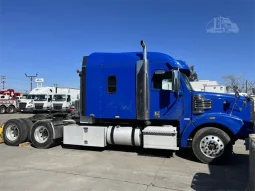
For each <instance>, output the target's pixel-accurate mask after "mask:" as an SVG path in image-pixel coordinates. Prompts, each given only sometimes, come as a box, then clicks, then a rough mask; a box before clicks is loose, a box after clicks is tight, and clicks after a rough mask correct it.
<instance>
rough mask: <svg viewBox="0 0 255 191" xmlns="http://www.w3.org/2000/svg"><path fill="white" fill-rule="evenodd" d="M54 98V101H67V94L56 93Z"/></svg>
mask: <svg viewBox="0 0 255 191" xmlns="http://www.w3.org/2000/svg"><path fill="white" fill-rule="evenodd" d="M53 100H54V101H66V95H64V94H59V95H54V96H53Z"/></svg>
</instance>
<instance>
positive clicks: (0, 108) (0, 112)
mask: <svg viewBox="0 0 255 191" xmlns="http://www.w3.org/2000/svg"><path fill="white" fill-rule="evenodd" d="M5 112H6V107H5V106H4V105H1V106H0V114H4V113H5Z"/></svg>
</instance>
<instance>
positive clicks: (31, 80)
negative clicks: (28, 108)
mask: <svg viewBox="0 0 255 191" xmlns="http://www.w3.org/2000/svg"><path fill="white" fill-rule="evenodd" d="M25 75H26V77H28V78H30V91H32V89H33V87H32V86H33V79H34V78H35V77H37V75H38V73H36V75H35V76H28V75H27V74H25Z"/></svg>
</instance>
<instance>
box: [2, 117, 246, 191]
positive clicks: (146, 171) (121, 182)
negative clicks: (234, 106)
mask: <svg viewBox="0 0 255 191" xmlns="http://www.w3.org/2000/svg"><path fill="white" fill-rule="evenodd" d="M30 116H32V115H31V114H12V115H0V124H2V123H4V122H5V121H6V120H8V119H10V118H20V117H22V118H23V117H30ZM234 151H235V155H234V156H233V158H232V159H230V164H229V165H226V166H208V165H204V164H201V163H199V162H197V161H196V159H195V158H194V156H193V155H192V153H191V152H190V151H188V150H182V151H180V152H178V153H176V154H172V153H171V152H169V151H155V150H141V149H136V148H127V147H116V148H115V147H109V148H107V149H95V148H84V147H70V146H62V145H61V146H57V147H54V148H51V149H46V150H40V149H35V148H33V147H31V146H26V147H10V146H6V145H5V144H0V161H1V166H0V190H1V191H16V190H22V191H23V190H26V191H40V190H42V191H45V190H52V191H58V190H61V191H64V190H66V191H80V190H82V191H86V190H90V191H98V190H102V191H107V190H116V191H120V190H121V191H122V190H123V191H130V190H132V191H136V190H137V191H140V190H141V191H145V190H146V191H167V190H183V191H188V190H201V191H205V190H240V191H244V190H245V189H246V186H247V183H248V160H249V159H248V151H245V147H244V145H243V142H241V141H240V142H238V143H237V144H236V145H235V148H234Z"/></svg>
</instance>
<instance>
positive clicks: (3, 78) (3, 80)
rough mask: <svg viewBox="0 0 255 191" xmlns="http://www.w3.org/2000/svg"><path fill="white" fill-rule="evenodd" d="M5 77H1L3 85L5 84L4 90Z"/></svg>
mask: <svg viewBox="0 0 255 191" xmlns="http://www.w3.org/2000/svg"><path fill="white" fill-rule="evenodd" d="M5 79H6V78H5V76H1V83H2V84H3V90H4V84H5Z"/></svg>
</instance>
